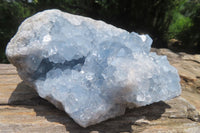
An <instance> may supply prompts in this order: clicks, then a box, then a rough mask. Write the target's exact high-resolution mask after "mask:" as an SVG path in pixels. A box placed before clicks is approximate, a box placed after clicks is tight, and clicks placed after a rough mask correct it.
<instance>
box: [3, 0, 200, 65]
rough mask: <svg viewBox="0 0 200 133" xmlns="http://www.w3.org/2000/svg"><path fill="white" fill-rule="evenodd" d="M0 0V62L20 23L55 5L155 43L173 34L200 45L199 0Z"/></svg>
mask: <svg viewBox="0 0 200 133" xmlns="http://www.w3.org/2000/svg"><path fill="white" fill-rule="evenodd" d="M15 1H16V2H7V1H6V0H0V45H1V48H0V62H7V60H6V56H5V54H4V51H5V47H6V45H7V43H8V42H9V40H10V38H11V37H12V36H14V34H15V33H16V31H17V28H18V26H19V25H20V23H21V22H22V21H23V20H24V19H25V18H27V17H29V16H31V15H33V14H35V13H36V12H38V11H43V10H45V9H52V8H57V9H60V10H62V11H66V12H69V13H73V14H79V15H83V16H88V17H92V18H94V19H100V20H104V21H106V22H107V23H110V24H113V25H115V26H117V27H121V28H124V29H126V30H128V31H136V32H138V33H141V34H149V35H150V36H151V37H152V38H153V40H154V43H153V45H154V46H155V47H167V41H168V40H169V39H172V38H175V39H178V40H180V41H182V43H183V45H182V47H187V48H192V47H194V48H196V47H200V44H199V43H200V30H199V27H200V16H199V15H200V0H33V2H32V3H28V2H27V0H15Z"/></svg>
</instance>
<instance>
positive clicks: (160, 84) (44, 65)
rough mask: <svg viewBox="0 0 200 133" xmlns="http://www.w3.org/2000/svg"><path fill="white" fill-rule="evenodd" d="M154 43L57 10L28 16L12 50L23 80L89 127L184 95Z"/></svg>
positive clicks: (9, 52) (10, 54)
mask: <svg viewBox="0 0 200 133" xmlns="http://www.w3.org/2000/svg"><path fill="white" fill-rule="evenodd" d="M151 43H152V40H151V38H150V37H149V36H148V35H138V34H137V33H134V32H131V33H129V32H127V31H125V30H123V29H120V28H116V27H114V26H112V25H109V24H106V23H104V22H102V21H96V20H93V19H90V18H86V17H82V16H77V15H72V14H69V13H64V12H61V11H59V10H55V9H54V10H46V11H43V12H40V13H37V14H36V15H34V16H32V17H30V18H28V19H26V20H25V21H24V22H23V23H22V24H21V26H20V27H19V29H18V32H17V33H16V35H15V36H14V37H13V38H12V39H11V41H10V42H9V44H8V46H7V50H6V54H7V57H8V59H9V61H10V62H11V63H12V64H13V65H14V66H16V67H17V71H18V73H19V76H20V77H21V78H22V80H24V81H25V82H26V83H27V84H29V85H30V86H32V87H34V88H35V89H36V91H37V92H38V94H39V95H40V96H41V97H42V98H45V99H47V100H48V101H50V102H51V103H53V104H54V105H55V106H56V107H57V108H60V109H63V110H64V111H65V112H66V113H67V114H69V115H70V116H71V117H72V118H73V119H74V120H75V121H76V122H77V123H78V124H80V125H81V126H83V127H87V126H89V125H93V124H96V123H99V122H101V121H104V120H106V119H109V118H112V117H115V116H119V115H122V114H124V112H125V109H126V108H133V107H139V106H145V105H148V104H151V103H153V102H158V101H161V100H168V99H171V98H174V97H176V96H178V95H180V93H181V88H180V84H179V81H180V79H179V76H178V74H177V70H176V69H175V68H174V67H172V66H171V65H170V64H169V62H168V60H167V58H166V56H158V55H156V54H155V53H151V52H150V48H151Z"/></svg>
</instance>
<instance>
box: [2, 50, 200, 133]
mask: <svg viewBox="0 0 200 133" xmlns="http://www.w3.org/2000/svg"><path fill="white" fill-rule="evenodd" d="M152 50H153V51H156V52H157V53H158V54H165V55H167V56H168V59H169V61H170V63H171V64H174V63H175V62H176V68H177V69H178V70H179V69H180V70H181V69H184V70H185V71H187V73H194V71H195V73H194V74H195V75H197V74H199V73H200V69H198V71H197V72H196V69H195V68H196V67H200V63H197V64H196V62H198V60H196V59H197V58H196V57H200V55H188V54H185V53H173V52H171V51H170V50H168V49H152ZM182 55H184V56H187V57H188V56H190V57H191V58H192V60H193V61H191V60H184V58H182ZM176 56H177V57H180V58H176ZM182 63H184V64H185V65H187V64H190V65H191V67H192V68H191V67H184V64H182ZM193 63H194V64H195V66H196V67H193V65H192V64H193ZM177 66H178V67H177ZM179 74H180V76H181V74H184V73H183V72H181V71H179ZM181 77H182V76H181ZM187 78H189V76H186V77H184V78H183V77H182V78H181V85H182V88H184V89H183V91H182V94H181V96H180V97H178V98H175V99H172V100H169V101H167V102H159V103H154V104H151V105H149V106H145V107H140V108H137V109H131V110H127V111H126V113H125V115H123V116H120V117H117V118H114V119H110V120H107V121H104V122H102V123H100V124H97V125H95V126H91V127H88V128H82V127H80V126H79V125H77V124H76V123H75V122H74V121H73V120H72V119H70V117H69V116H67V115H66V114H65V113H64V112H62V111H59V110H58V109H56V108H55V107H54V106H52V105H51V104H49V103H48V102H46V101H44V100H43V99H41V98H40V97H39V96H38V95H37V93H36V92H35V90H34V89H32V88H30V87H28V86H27V85H25V84H24V82H22V81H21V80H20V78H19V77H18V75H17V72H16V70H15V67H13V66H12V65H5V64H0V79H1V80H0V133H17V132H20V133H27V132H37V133H44V132H48V133H56V132H59V133H89V132H90V133H119V132H121V133H138V132H143V133H149V132H152V133H158V132H162V133H169V132H170V133H199V130H200V119H199V113H198V112H200V107H199V105H200V94H199V93H198V91H197V90H198V88H199V86H198V85H197V83H198V82H200V79H198V78H196V80H191V81H190V82H185V80H186V79H187ZM190 85H191V86H190ZM185 99H186V100H187V101H186V100H185ZM195 107H196V109H195Z"/></svg>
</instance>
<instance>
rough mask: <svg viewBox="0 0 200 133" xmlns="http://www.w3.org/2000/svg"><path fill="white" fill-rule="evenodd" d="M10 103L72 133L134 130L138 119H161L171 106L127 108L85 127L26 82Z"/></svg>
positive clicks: (11, 97)
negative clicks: (114, 116) (56, 123)
mask: <svg viewBox="0 0 200 133" xmlns="http://www.w3.org/2000/svg"><path fill="white" fill-rule="evenodd" d="M9 104H10V105H14V106H16V105H20V106H23V107H25V108H29V109H30V108H31V109H34V111H35V112H36V115H37V116H42V117H45V118H46V119H47V120H48V121H49V122H58V123H60V124H63V125H64V126H65V128H66V131H69V132H70V133H89V132H91V131H96V132H97V133H107V132H108V133H116V132H133V130H132V128H131V126H132V125H135V126H136V125H137V124H136V121H137V120H139V119H145V120H149V121H151V120H156V119H159V118H160V117H161V115H162V114H163V113H164V112H165V109H167V108H170V106H169V105H168V104H166V103H165V102H158V103H154V104H151V105H148V106H145V107H139V108H134V109H127V110H126V113H125V114H124V115H122V116H119V117H116V118H112V119H109V120H106V121H104V122H101V123H99V124H96V125H92V126H89V127H87V128H83V127H80V126H79V125H78V124H76V123H75V122H74V121H73V120H72V119H71V118H70V117H69V116H68V115H67V114H66V113H65V112H64V111H61V110H58V109H57V108H55V107H54V106H53V105H52V104H51V103H49V102H48V101H46V100H44V99H42V98H40V97H39V96H38V94H37V92H36V91H35V90H34V89H33V88H31V87H29V86H27V85H26V84H25V83H24V82H21V83H19V84H18V86H17V87H16V89H15V90H14V92H13V93H12V95H11V96H10V98H9Z"/></svg>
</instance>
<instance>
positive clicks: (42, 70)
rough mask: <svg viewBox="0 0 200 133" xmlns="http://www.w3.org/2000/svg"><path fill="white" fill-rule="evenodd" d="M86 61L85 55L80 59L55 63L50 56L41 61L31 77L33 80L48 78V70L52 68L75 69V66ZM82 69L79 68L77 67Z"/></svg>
mask: <svg viewBox="0 0 200 133" xmlns="http://www.w3.org/2000/svg"><path fill="white" fill-rule="evenodd" d="M84 62H85V57H82V58H79V59H73V60H71V61H65V62H64V63H54V62H51V61H49V59H48V58H46V59H43V60H42V62H41V63H40V65H39V67H38V69H37V70H36V71H35V72H34V74H32V76H31V78H32V79H33V80H36V79H37V78H41V79H42V78H44V79H45V78H46V74H47V72H49V71H50V70H52V69H57V68H59V69H61V70H66V69H74V67H75V66H77V65H80V66H82V65H83V64H84ZM76 70H78V71H80V70H79V69H76Z"/></svg>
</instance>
